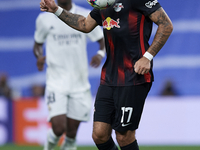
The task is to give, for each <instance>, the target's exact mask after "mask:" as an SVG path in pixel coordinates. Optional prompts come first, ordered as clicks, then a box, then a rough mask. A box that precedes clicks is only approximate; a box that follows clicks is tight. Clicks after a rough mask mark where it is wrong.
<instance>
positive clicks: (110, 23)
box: [103, 17, 120, 30]
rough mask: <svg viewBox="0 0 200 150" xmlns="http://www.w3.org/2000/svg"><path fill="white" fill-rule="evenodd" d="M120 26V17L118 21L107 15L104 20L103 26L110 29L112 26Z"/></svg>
mask: <svg viewBox="0 0 200 150" xmlns="http://www.w3.org/2000/svg"><path fill="white" fill-rule="evenodd" d="M114 27H116V28H120V26H119V19H117V20H116V21H115V20H113V19H111V18H110V17H107V18H106V19H105V20H104V21H103V28H104V29H107V30H110V29H111V28H114Z"/></svg>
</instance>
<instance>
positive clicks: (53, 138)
mask: <svg viewBox="0 0 200 150" xmlns="http://www.w3.org/2000/svg"><path fill="white" fill-rule="evenodd" d="M59 139H60V137H58V136H56V135H55V134H54V132H53V130H52V129H49V131H48V133H47V140H48V142H50V143H53V144H57V142H58V140H59Z"/></svg>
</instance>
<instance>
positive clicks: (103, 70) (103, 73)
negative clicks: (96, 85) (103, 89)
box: [101, 67, 106, 84]
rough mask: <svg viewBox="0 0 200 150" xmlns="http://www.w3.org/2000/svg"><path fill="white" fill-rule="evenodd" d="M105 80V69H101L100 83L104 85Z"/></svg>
mask: <svg viewBox="0 0 200 150" xmlns="http://www.w3.org/2000/svg"><path fill="white" fill-rule="evenodd" d="M105 80H106V68H105V67H103V68H102V71H101V83H102V84H104V83H105Z"/></svg>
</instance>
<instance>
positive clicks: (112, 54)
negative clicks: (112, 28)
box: [107, 32, 115, 63]
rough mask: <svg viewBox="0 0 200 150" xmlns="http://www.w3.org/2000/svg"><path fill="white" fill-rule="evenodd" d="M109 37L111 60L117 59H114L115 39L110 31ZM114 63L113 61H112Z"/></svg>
mask: <svg viewBox="0 0 200 150" xmlns="http://www.w3.org/2000/svg"><path fill="white" fill-rule="evenodd" d="M107 38H108V43H109V46H110V54H111V60H113V61H114V60H115V59H114V48H115V47H114V44H113V40H112V36H111V35H110V33H109V32H107ZM112 63H113V62H112Z"/></svg>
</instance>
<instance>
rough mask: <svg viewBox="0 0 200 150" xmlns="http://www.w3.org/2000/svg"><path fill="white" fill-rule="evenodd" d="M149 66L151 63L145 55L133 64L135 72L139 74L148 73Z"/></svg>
mask: <svg viewBox="0 0 200 150" xmlns="http://www.w3.org/2000/svg"><path fill="white" fill-rule="evenodd" d="M150 68H151V63H150V61H149V60H148V59H147V58H146V57H142V58H140V59H139V60H138V61H137V62H136V63H135V65H134V70H135V72H136V73H138V74H141V75H144V74H146V73H148V72H149V70H150Z"/></svg>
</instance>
